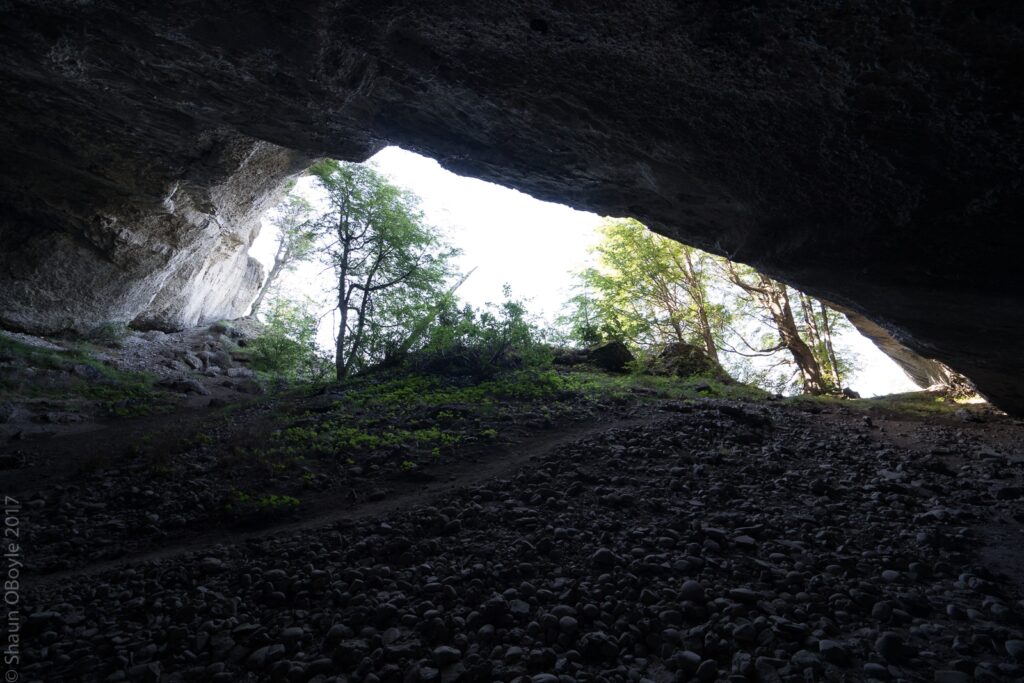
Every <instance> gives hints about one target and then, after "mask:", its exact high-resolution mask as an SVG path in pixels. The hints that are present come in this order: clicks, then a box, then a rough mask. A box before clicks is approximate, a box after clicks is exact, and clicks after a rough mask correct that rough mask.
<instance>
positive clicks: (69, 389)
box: [0, 335, 173, 417]
mask: <svg viewBox="0 0 1024 683" xmlns="http://www.w3.org/2000/svg"><path fill="white" fill-rule="evenodd" d="M68 346H69V348H67V349H66V350H56V349H47V348H41V347H37V346H32V345H29V344H24V343H22V342H20V341H17V340H14V339H11V338H10V337H6V336H3V335H0V357H6V358H10V359H12V360H14V361H15V367H16V368H18V369H19V370H17V371H15V372H13V373H7V374H5V376H3V377H0V390H3V391H4V392H9V393H11V394H14V395H20V396H25V397H56V398H68V397H81V398H84V399H90V400H94V401H98V402H99V404H100V407H101V408H102V410H103V411H104V412H105V413H107V414H108V415H112V416H115V417H139V416H144V415H151V414H154V413H158V412H164V411H166V410H168V409H169V408H170V407H171V405H172V404H173V402H172V401H171V400H170V399H169V398H168V396H167V394H166V393H165V392H162V391H160V390H158V389H156V388H155V387H154V384H155V382H156V378H155V377H153V376H151V375H148V374H145V373H140V372H127V371H123V370H118V369H116V368H113V367H111V366H109V365H107V364H105V363H102V362H100V361H98V360H96V359H95V358H93V357H92V356H91V355H90V354H89V353H88V352H87V351H86V350H85V347H87V346H88V345H87V344H82V345H80V346H81V347H82V348H75V347H74V346H73V345H72V343H71V342H69V343H68ZM76 368H77V371H76ZM40 371H41V372H40Z"/></svg>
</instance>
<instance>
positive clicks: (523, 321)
mask: <svg viewBox="0 0 1024 683" xmlns="http://www.w3.org/2000/svg"><path fill="white" fill-rule="evenodd" d="M504 294H505V300H504V301H503V302H501V303H500V304H488V305H487V306H486V307H485V308H484V309H483V310H476V309H474V308H473V307H472V306H468V305H467V306H465V307H463V308H461V309H460V308H457V307H455V306H454V305H449V306H448V307H447V308H446V309H444V310H442V311H441V313H440V314H439V315H438V316H437V319H436V322H435V324H434V325H433V327H432V328H431V329H430V331H429V333H428V337H427V342H426V345H425V346H424V347H423V348H422V349H421V350H420V351H419V352H418V353H417V354H416V355H415V357H414V359H413V366H414V367H415V368H416V369H418V370H422V371H435V372H437V371H440V372H445V373H452V374H465V375H468V376H470V377H473V378H475V379H477V380H483V379H487V378H493V377H495V376H497V375H499V374H501V373H503V372H508V371H510V370H524V369H529V370H543V369H544V368H548V367H550V365H551V360H552V353H551V350H550V348H548V347H547V346H546V345H545V344H544V343H543V338H544V332H543V330H542V329H541V328H540V327H539V326H538V325H537V324H536V323H535V322H533V321H531V320H530V318H529V316H528V314H527V311H526V307H525V305H524V303H523V302H522V301H521V300H515V299H512V297H511V291H510V289H509V288H508V286H507V285H506V287H505V289H504Z"/></svg>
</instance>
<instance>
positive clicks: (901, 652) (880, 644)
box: [875, 631, 906, 664]
mask: <svg viewBox="0 0 1024 683" xmlns="http://www.w3.org/2000/svg"><path fill="white" fill-rule="evenodd" d="M875 652H877V653H878V654H879V655H880V656H881V657H882V659H884V660H885V661H887V662H890V663H892V664H899V663H901V662H902V661H903V660H904V658H905V656H906V652H905V648H904V644H903V639H902V638H901V637H900V636H898V635H897V634H895V633H893V632H891V631H886V632H885V633H883V634H882V635H880V636H879V637H878V639H877V640H875Z"/></svg>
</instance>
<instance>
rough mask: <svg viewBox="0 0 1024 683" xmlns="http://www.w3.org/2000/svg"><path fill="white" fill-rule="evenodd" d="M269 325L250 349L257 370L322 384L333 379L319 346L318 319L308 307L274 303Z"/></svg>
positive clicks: (270, 312)
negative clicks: (317, 340) (317, 339)
mask: <svg viewBox="0 0 1024 683" xmlns="http://www.w3.org/2000/svg"><path fill="white" fill-rule="evenodd" d="M265 325H266V328H265V330H264V332H263V333H262V334H261V335H260V336H258V337H257V338H256V339H254V340H253V341H252V342H251V343H250V345H249V347H248V349H249V354H250V359H251V365H252V367H253V368H254V369H256V370H259V371H261V372H266V373H270V374H273V375H276V376H278V377H282V378H284V379H288V380H300V381H307V382H321V381H324V380H326V379H327V378H328V377H329V376H330V372H331V369H332V365H331V361H330V359H329V358H328V357H327V356H326V355H325V354H324V353H323V352H321V351H320V349H319V348H318V347H317V345H316V329H317V319H316V316H315V315H313V314H312V313H311V312H310V311H309V304H308V303H296V302H294V301H289V300H287V299H280V298H278V299H274V300H272V301H271V302H270V305H269V307H268V310H267V312H266V322H265Z"/></svg>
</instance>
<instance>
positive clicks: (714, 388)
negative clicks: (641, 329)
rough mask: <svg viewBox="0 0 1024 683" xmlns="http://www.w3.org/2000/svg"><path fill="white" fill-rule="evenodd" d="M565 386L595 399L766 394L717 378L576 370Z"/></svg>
mask: <svg viewBox="0 0 1024 683" xmlns="http://www.w3.org/2000/svg"><path fill="white" fill-rule="evenodd" d="M565 382H566V384H567V386H569V387H571V388H572V389H574V390H576V391H578V392H580V393H582V394H584V395H586V396H587V397H589V398H592V399H595V400H612V401H627V400H644V399H650V398H653V399H670V400H696V399H700V398H728V399H739V400H750V401H756V400H763V399H765V398H766V397H767V393H766V392H764V391H762V390H761V389H758V388H756V387H751V386H748V385H745V384H740V383H737V382H732V383H725V382H722V381H721V379H719V378H716V377H664V376H659V375H644V374H627V375H610V374H606V373H603V372H594V371H589V370H576V371H573V372H570V373H567V375H566V377H565Z"/></svg>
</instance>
